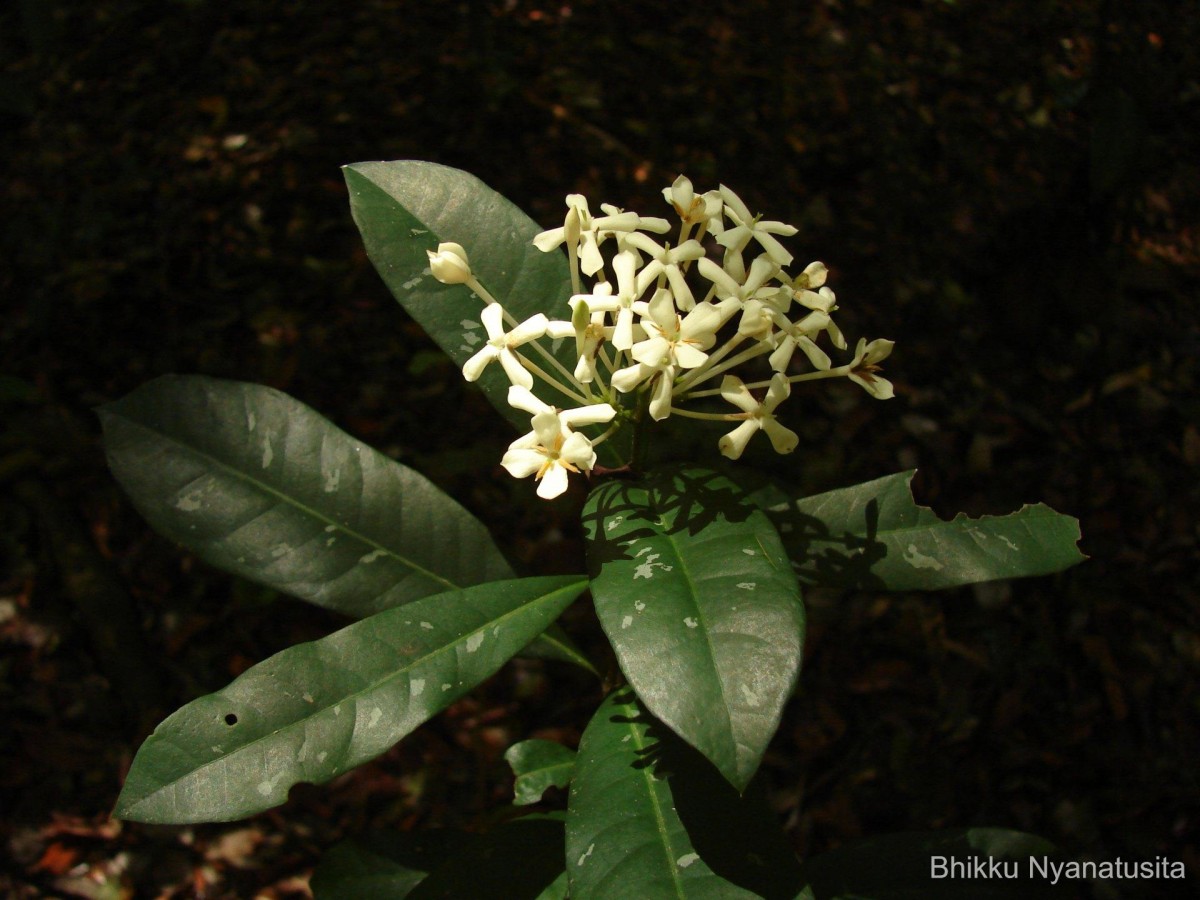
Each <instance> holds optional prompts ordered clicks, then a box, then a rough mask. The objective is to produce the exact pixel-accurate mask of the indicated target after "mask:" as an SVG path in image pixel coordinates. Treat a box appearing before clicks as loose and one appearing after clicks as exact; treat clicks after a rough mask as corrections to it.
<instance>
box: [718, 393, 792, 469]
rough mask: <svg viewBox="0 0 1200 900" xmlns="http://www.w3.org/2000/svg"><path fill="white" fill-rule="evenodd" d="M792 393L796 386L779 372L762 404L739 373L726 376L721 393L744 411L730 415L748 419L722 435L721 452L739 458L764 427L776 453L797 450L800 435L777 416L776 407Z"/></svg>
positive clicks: (733, 417)
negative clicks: (777, 418) (751, 439)
mask: <svg viewBox="0 0 1200 900" xmlns="http://www.w3.org/2000/svg"><path fill="white" fill-rule="evenodd" d="M791 392H792V386H791V384H789V383H788V380H787V379H786V378H784V377H783V376H782V375H778V374H777V375H775V376H773V377H772V378H771V385H770V387H768V388H767V396H766V397H765V398H764V399H763V401H762V402H761V403H759V402H758V401H757V400H755V399H754V396H753V395H752V394H751V393H750V389H749V388H747V387H746V385H745V384H744V383H743V382H742V379H740V378H738V377H737V376H735V375H726V376H725V377H724V378H723V379H722V380H721V396H722V397H723V398H724V399H726V400H728V401H729V402H730V403H732V404H733V405H734V406H736V407H738V408H739V409H741V410H742V412H740V413H733V414H732V415H731V416H730V418H731V419H744V420H745V421H743V422H742V424H741V425H739V426H738V427H737V428H735V429H734V430H733V431H731V432H729V434H727V435H725V436H724V437H722V438H721V440H720V442H719V443H718V444H717V446H718V448H719V449H720V451H721V454H722V455H723V456H726V457H728V458H729V459H738V458H739V457H740V456H741V455H742V451H743V450H745V449H746V444H748V443H749V442H750V438H751V437H753V436H754V433H755V432H756V431H760V430H761V431H765V432H766V433H767V437H769V438H770V439H771V446H772V447H774V448H775V452H776V453H791V452H792V451H793V450H795V449H796V445H797V444H799V443H800V438H799V437H797V436H796V433H795V432H794V431H792V430H791V429H788V428H785V427H784V426H782V425H780V424H779V422H778V421H776V419H775V407H777V406H778V405H779V404H780V403H782V402H783V401H784V400H786V399H787V397H788V395H789V394H790V393H791Z"/></svg>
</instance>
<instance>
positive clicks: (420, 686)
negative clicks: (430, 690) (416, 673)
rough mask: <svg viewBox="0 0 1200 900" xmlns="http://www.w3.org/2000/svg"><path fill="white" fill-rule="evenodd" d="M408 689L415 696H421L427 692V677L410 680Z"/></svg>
mask: <svg viewBox="0 0 1200 900" xmlns="http://www.w3.org/2000/svg"><path fill="white" fill-rule="evenodd" d="M408 689H409V692H410V693H411V694H412V695H413V696H414V697H420V696H421V695H422V694H423V693H425V679H424V678H414V679H413V680H412V681H411V682H409V685H408Z"/></svg>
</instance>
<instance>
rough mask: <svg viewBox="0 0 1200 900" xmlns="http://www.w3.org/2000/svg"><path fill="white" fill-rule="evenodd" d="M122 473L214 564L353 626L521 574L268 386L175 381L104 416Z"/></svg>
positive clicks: (478, 527)
mask: <svg viewBox="0 0 1200 900" xmlns="http://www.w3.org/2000/svg"><path fill="white" fill-rule="evenodd" d="M100 418H101V422H102V423H103V425H104V438H105V448H106V450H107V452H108V461H109V465H110V466H111V467H112V470H113V473H114V474H115V475H116V477H117V480H118V481H120V482H121V485H122V486H123V487H124V488H125V490H126V491H128V493H129V495H130V497H131V498H132V500H133V502H134V505H135V506H137V508H138V509H139V510H140V511H141V513H142V514H143V515H144V516H145V517H146V518H147V519H148V520H149V521H150V524H151V525H153V526H154V527H155V528H156V529H157V530H158V531H160V532H162V533H163V534H165V535H166V536H167V537H170V538H172V539H173V540H176V541H179V542H180V543H181V544H184V545H185V546H187V547H188V548H189V549H191V550H192V551H194V552H195V553H196V554H198V555H199V556H200V557H201V558H203V559H205V560H206V561H208V562H210V563H212V564H213V565H214V566H217V567H219V568H222V569H225V570H226V571H229V572H233V573H234V574H237V575H241V576H242V577H244V578H249V579H251V580H254V581H257V582H260V583H262V584H267V585H270V586H271V587H273V588H276V589H277V590H280V591H283V592H285V593H288V594H291V595H293V596H296V597H300V598H301V599H303V600H307V601H309V602H311V603H315V604H317V605H318V606H324V607H327V608H329V609H334V610H337V611H338V612H342V613H346V614H347V615H352V616H364V615H369V614H371V613H374V612H378V611H380V610H383V609H388V608H390V607H393V606H398V605H400V604H403V603H407V602H409V601H411V600H415V599H417V598H419V597H425V596H428V595H429V594H434V593H438V592H440V591H445V590H450V589H451V588H456V587H466V586H468V585H472V584H480V583H482V582H487V581H494V580H496V579H499V578H508V577H511V576H512V574H513V573H512V569H511V568H510V567H509V565H508V563H507V562H506V561H505V559H504V557H503V556H502V555H501V553H500V551H499V550H498V549H497V548H496V546H495V544H494V543H493V541H492V539H491V536H490V535H489V534H488V532H487V529H486V528H484V526H483V525H482V524H481V523H480V522H479V520H477V519H476V518H475V517H474V516H472V515H471V514H470V513H468V512H467V511H466V510H465V509H463V508H462V507H461V506H459V505H458V504H457V503H455V502H454V501H453V500H452V499H450V498H449V497H447V496H446V495H445V494H443V493H442V492H441V491H439V490H438V489H437V488H436V487H434V485H433V484H432V482H430V481H429V480H427V479H426V478H424V477H423V476H421V475H420V474H419V473H417V472H414V471H413V470H412V469H409V468H407V467H405V466H402V465H400V464H399V463H397V462H395V461H393V460H391V459H388V458H387V457H386V456H384V455H383V454H381V453H379V452H377V451H375V450H372V449H371V448H370V447H368V446H366V445H365V444H363V443H361V442H360V441H357V440H355V439H354V438H352V437H351V436H350V435H348V434H346V433H345V432H343V431H340V430H339V429H337V428H336V427H335V426H334V425H333V424H332V423H330V422H329V421H328V420H327V419H325V418H323V417H322V416H320V415H319V414H318V413H316V412H315V411H314V410H312V409H310V408H309V407H307V406H305V405H304V404H302V403H300V402H299V401H297V400H294V399H292V398H291V397H289V396H287V395H286V394H282V393H280V392H279V391H276V390H272V389H271V388H268V387H263V386H262V385H256V384H244V383H242V382H236V381H220V380H217V379H213V378H203V377H200V376H173V375H169V376H166V377H163V378H159V379H156V380H155V381H152V382H150V383H149V384H146V385H143V386H142V387H140V388H138V389H137V390H136V391H134V392H133V393H131V394H129V395H128V396H127V397H124V398H123V399H121V400H118V401H117V402H115V403H110V404H108V405H107V406H104V407H101V409H100Z"/></svg>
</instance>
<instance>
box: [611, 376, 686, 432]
mask: <svg viewBox="0 0 1200 900" xmlns="http://www.w3.org/2000/svg"><path fill="white" fill-rule="evenodd" d="M675 371H676V370H675V366H673V365H670V364H665V363H664V364H660V365H653V366H651V365H647V364H646V363H640V362H639V363H634V364H633V365H632V366H626V367H625V368H624V369H617V371H615V372H613V373H612V378H611V379H610V381H611V383H612V386H613V387H614V388H616V389H617V390H618V391H620V392H621V393H622V394H628V393H629V392H630V391H632V390H633V389H634V388H636V387H637V386H638V385H639V384H641V383H642V382H643V381H646V380H648V379H650V378H653V377H655V376H656V375H657V376H658V381H657V382H656V383H655V385H654V393H653V394H652V395H651V397H650V418H652V419H654V421H656V422H661V421H662V420H663V419H665V418H666V417H667V416H669V415H670V414H671V389H672V388H673V387H674V386H675Z"/></svg>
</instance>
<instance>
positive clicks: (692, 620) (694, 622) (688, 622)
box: [683, 616, 700, 628]
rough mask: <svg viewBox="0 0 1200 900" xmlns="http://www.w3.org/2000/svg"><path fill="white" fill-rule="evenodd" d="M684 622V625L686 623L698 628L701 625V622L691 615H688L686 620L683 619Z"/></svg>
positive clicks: (690, 626) (688, 625) (689, 626)
mask: <svg viewBox="0 0 1200 900" xmlns="http://www.w3.org/2000/svg"><path fill="white" fill-rule="evenodd" d="M683 624H684V625H686V626H687V627H688V628H697V627H699V625H700V623H699V622H697V621H696V620H695V619H694V618H692V617H691V616H688V617H687V618H686V619H684V620H683Z"/></svg>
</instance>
